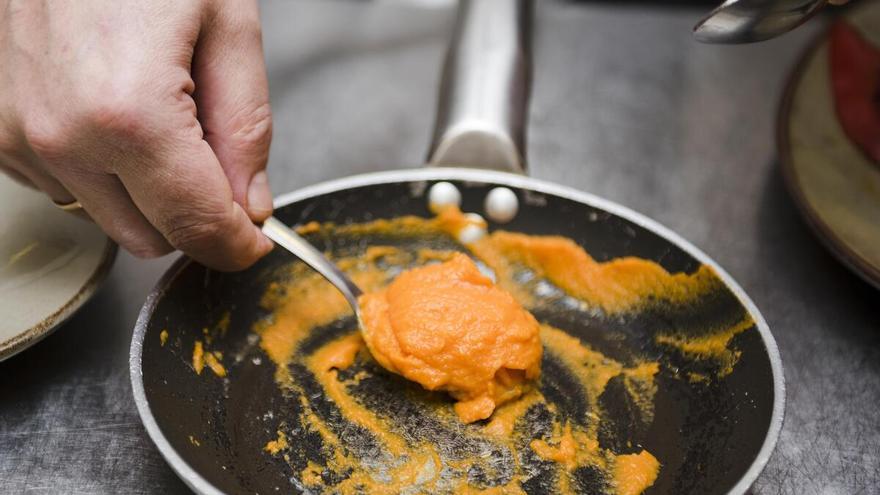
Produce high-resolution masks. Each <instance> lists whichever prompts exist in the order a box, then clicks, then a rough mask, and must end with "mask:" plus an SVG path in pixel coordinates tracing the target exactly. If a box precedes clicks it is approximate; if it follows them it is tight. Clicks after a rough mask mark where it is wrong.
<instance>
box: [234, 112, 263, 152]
mask: <svg viewBox="0 0 880 495" xmlns="http://www.w3.org/2000/svg"><path fill="white" fill-rule="evenodd" d="M230 136H231V144H232V146H233V147H234V148H235V149H236V150H237V151H250V152H265V151H266V150H268V148H269V144H270V143H271V142H272V110H271V108H270V107H269V104H268V103H265V104H262V105H259V106H258V107H256V108H254V109H252V110H250V111H248V112H246V113H244V114H243V115H242V116H241V117H239V118H237V119H235V121H234V123H233V132H232V133H231V135H230Z"/></svg>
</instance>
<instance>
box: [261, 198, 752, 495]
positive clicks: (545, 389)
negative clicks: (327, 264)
mask: <svg viewBox="0 0 880 495" xmlns="http://www.w3.org/2000/svg"><path fill="white" fill-rule="evenodd" d="M470 222H472V220H469V219H468V218H466V217H465V216H464V215H462V214H461V213H460V212H459V211H458V210H456V209H446V210H444V211H442V212H441V213H440V214H439V215H438V216H437V217H434V218H430V219H424V218H417V217H401V218H396V219H383V220H376V221H372V222H369V223H363V224H353V225H333V224H314V223H312V224H308V225H306V226H304V227H302V228H301V232H303V233H305V234H307V235H308V236H310V237H309V238H310V240H311V241H312V242H315V243H316V244H321V243H322V242H324V243H325V245H327V246H331V248H328V249H327V250H328V251H329V252H330V254H331V255H332V256H333V258H334V260H335V261H336V263H337V264H338V265H339V266H340V267H341V268H342V269H343V270H344V271H345V272H346V273H348V274H349V275H350V276H351V277H352V278H353V279H354V280H355V282H356V283H357V284H358V285H359V286H360V287H362V288H363V289H364V290H365V291H366V292H368V293H371V292H372V293H377V294H385V296H386V297H387V296H388V295H389V291H391V290H392V288H393V287H394V285H393V282H394V280H395V279H396V278H397V277H398V276H399V275H400V274H401V273H404V272H405V271H406V270H412V269H417V268H418V267H423V266H435V267H440V266H443V265H442V264H443V263H450V262H451V263H453V265H452V266H455V264H456V263H459V264H461V266H459V267H458V269H460V270H462V271H464V272H467V273H469V274H470V275H469V276H471V277H473V278H474V279H476V275H475V274H474V273H473V272H471V271H470V265H469V264H468V263H471V262H470V261H468V260H463V259H462V256H463V255H467V256H469V257H470V258H471V259H472V260H473V263H476V266H478V267H479V268H480V271H482V272H485V273H490V272H491V274H492V275H493V276H494V281H495V283H496V284H497V285H498V286H499V287H502V288H504V289H505V290H506V291H507V292H508V293H509V294H511V295H512V297H513V298H515V300H516V303H517V304H518V305H519V306H521V307H522V308H524V309H525V310H528V312H529V313H531V315H534V317H535V320H536V322H537V325H538V330H537V336H538V338H539V340H540V343H541V346H542V350H541V351H535V350H532V351H531V353H530V354H528V355H529V356H531V358H533V357H534V354H535V352H540V354H539V356H540V369H541V372H540V377H539V378H537V379H535V380H531V381H529V380H523V381H521V382H519V383H517V387H518V388H517V390H516V393H515V394H514V395H515V396H516V397H511V398H509V400H506V401H497V402H496V401H494V400H493V406H492V407H493V409H494V411H492V412H491V416H488V417H486V419H481V420H477V421H473V422H469V423H466V422H462V420H461V418H460V413H459V412H458V411H456V409H455V403H454V402H453V401H452V400H450V397H449V395H448V394H446V393H442V392H437V391H433V392H432V391H428V390H425V388H423V387H422V386H420V385H418V384H416V383H413V382H411V381H409V380H406V379H404V378H402V377H400V376H398V375H396V374H394V373H390V372H388V371H387V370H386V369H385V368H384V367H383V366H382V365H380V364H381V361H382V360H383V359H388V357H387V356H383V355H382V353H381V352H380V353H376V354H373V353H371V352H370V349H368V346H367V345H366V342H364V340H363V338H362V336H361V334H360V332H358V329H357V323H356V321H355V319H354V317H353V315H352V314H351V312H350V309H349V307H348V305H347V303H346V301H345V300H344V298H343V297H342V296H341V295H340V294H339V293H338V291H337V290H336V289H335V288H333V287H332V286H331V285H330V284H329V283H327V282H326V281H324V280H323V279H322V278H321V277H320V276H319V275H317V274H316V273H314V272H313V271H311V270H310V269H309V268H307V267H306V266H304V265H302V264H301V263H294V264H291V265H289V266H287V267H285V268H284V270H283V272H282V273H278V274H277V275H276V277H275V278H276V281H275V282H273V283H271V284H270V285H269V286H268V289H267V291H266V293H265V294H264V295H263V298H262V302H261V305H262V307H263V308H264V309H265V310H266V311H267V316H266V317H265V318H264V319H263V320H261V321H260V322H258V323H257V324H256V325H255V328H254V330H255V332H256V333H257V334H258V335H259V336H260V347H261V348H262V350H263V352H265V354H266V355H267V356H268V357H269V358H271V360H272V361H273V362H274V364H275V365H276V368H275V379H276V381H277V383H278V386H279V387H280V389H281V390H282V392H283V395H284V397H286V401H287V404H288V407H289V411H288V412H287V413H286V414H285V415H284V418H285V419H284V420H283V422H282V424H279V425H273V427H272V428H271V429H267V432H266V439H265V449H264V450H265V451H263V452H255V454H254V455H271V456H273V457H274V458H276V459H278V461H279V462H283V463H284V465H285V466H287V469H289V470H290V472H289V475H290V476H291V480H292V481H291V482H292V483H293V485H294V488H296V489H298V490H300V491H305V490H309V491H311V492H314V493H340V494H355V493H389V494H390V493H605V494H609V495H610V494H620V495H623V494H627V495H628V494H638V493H641V492H642V491H644V490H645V489H647V488H648V487H650V486H652V485H653V484H655V483H656V482H657V480H658V479H659V477H662V475H663V457H662V455H660V454H661V451H658V450H656V449H657V447H658V446H653V447H652V446H650V445H645V443H647V442H648V441H649V440H650V435H649V432H650V430H651V428H652V425H653V423H654V415H655V399H656V397H657V394H658V382H657V380H658V377H659V376H660V374H661V372H662V373H665V376H667V377H671V378H668V379H676V378H677V377H678V375H679V371H678V370H677V369H676V370H673V369H672V368H673V367H672V366H670V365H669V364H668V363H666V362H661V361H659V360H658V358H659V357H660V355H661V352H664V351H662V349H664V348H667V349H668V348H672V349H673V350H675V351H677V352H678V354H677V355H676V356H677V358H678V359H680V360H687V359H690V358H692V357H693V358H694V359H699V360H700V361H699V363H700V366H701V367H700V368H699V370H700V371H701V372H703V373H704V375H705V377H706V378H705V381H706V383H705V386H709V384H710V382H711V380H712V379H714V377H715V376H716V374H715V372H717V371H718V370H719V369H721V368H726V367H727V366H728V365H729V366H733V365H735V360H736V358H737V355H736V354H735V353H731V354H723V353H722V352H721V351H722V350H726V349H727V348H726V347H724V349H721V347H719V346H718V345H716V344H717V343H718V342H723V343H724V344H725V345H733V344H731V343H730V342H731V340H732V339H733V337H734V336H735V335H737V334H738V333H739V332H741V331H744V330H745V329H746V328H745V326H747V325H749V323H742V322H733V323H731V324H730V325H728V326H724V325H722V326H720V327H712V328H711V329H708V330H706V331H705V332H701V331H700V330H699V329H696V330H695V329H693V328H689V329H682V328H678V327H676V326H675V325H674V324H671V323H668V321H667V320H666V319H657V320H656V321H655V320H652V319H649V320H648V321H649V323H650V324H656V325H666V326H663V327H662V330H663V331H661V332H658V333H660V334H663V335H668V336H671V337H669V338H668V339H666V340H665V341H664V342H657V341H655V340H654V339H653V338H651V339H648V340H647V341H645V342H642V343H641V344H639V345H638V346H633V350H632V351H631V352H625V353H624V352H620V351H619V349H620V348H621V345H620V344H619V342H618V341H621V340H625V339H637V338H639V336H638V335H626V334H625V333H620V332H617V331H612V330H606V329H605V328H601V326H600V327H598V328H593V325H600V324H601V325H605V324H607V325H612V326H613V324H614V322H619V321H623V320H626V319H638V318H641V317H642V315H645V314H650V312H651V311H653V309H652V308H657V307H670V308H675V307H679V306H682V307H683V306H687V305H689V304H697V303H699V302H700V301H702V300H704V299H706V300H712V298H713V294H714V293H715V292H716V291H717V290H719V288H721V287H723V284H722V283H721V282H720V281H719V280H718V278H717V277H716V276H715V274H714V272H713V271H712V269H711V268H709V267H705V266H699V267H696V269H694V270H693V271H692V272H690V273H675V274H671V273H669V272H667V271H666V270H664V269H663V268H662V267H661V266H660V265H658V264H656V263H654V262H653V261H649V260H644V259H639V258H620V259H612V260H610V261H604V262H599V261H596V260H594V259H593V258H592V257H591V256H590V255H589V254H588V253H587V252H586V251H584V250H583V248H581V247H580V246H579V245H577V244H575V243H574V242H573V241H571V240H569V239H566V238H563V237H558V236H532V235H525V234H519V233H514V232H505V231H495V232H493V233H491V234H488V235H485V236H483V237H481V238H478V239H474V240H472V241H471V242H468V243H466V244H463V243H461V242H459V237H458V235H457V234H458V232H459V231H460V229H462V228H464V227H466V226H467V225H469V224H470ZM456 260H459V261H457V262H456ZM466 262H467V263H466ZM464 266H467V267H468V268H464ZM438 269H439V268H438ZM476 280H480V279H476ZM481 283H482V282H481ZM603 288H604V290H603ZM411 289H413V288H412V287H411ZM401 307H406V305H403V306H401ZM673 313H674V311H673ZM522 318H525V317H522ZM673 319H674V318H673ZM669 321H672V319H670V320H669ZM624 327H625V326H624ZM734 327H736V328H734ZM741 327H742V328H741ZM731 329H733V330H731ZM715 334H717V335H718V337H717V338H715V339H714V340H712V338H711V336H712V335H715ZM689 336H693V337H689ZM615 339H616V340H615ZM700 339H703V340H702V341H701V340H700ZM526 340H528V339H526ZM701 342H702V343H701ZM688 346H690V347H688ZM695 346H696V347H695ZM526 347H528V346H526ZM697 350H699V351H700V352H702V354H701V353H697V352H695V351H697ZM703 351H705V352H703ZM721 354H723V357H724V359H722V360H721V362H716V361H715V360H714V358H715V357H716V355H721ZM488 357H489V358H491V356H488ZM531 358H530V359H531ZM377 361H378V362H377ZM526 361H529V360H526ZM684 362H685V361H679V362H678V365H681V364H682V363H684ZM523 363H524V361H523V362H519V363H518V364H517V367H515V368H514V369H530V367H532V366H534V369H535V370H537V364H534V363H531V362H530V361H529V363H530V364H528V365H527V366H526V365H524V364H523ZM471 364H473V363H465V367H467V366H470V365H471ZM494 365H495V364H493V366H494ZM678 365H677V366H678ZM395 366H396V365H395ZM677 366H676V368H677ZM682 373H683V372H682ZM681 376H682V379H683V380H687V376H686V375H684V374H682V375H681ZM701 376H703V375H701ZM700 386H703V385H702V382H701V385H700ZM489 395H491V394H489ZM275 426H277V431H276V427H275ZM282 435H283V436H282ZM279 438H285V439H286V440H285V442H280V441H279ZM270 452H271V453H270Z"/></svg>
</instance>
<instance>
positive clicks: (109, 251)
mask: <svg viewBox="0 0 880 495" xmlns="http://www.w3.org/2000/svg"><path fill="white" fill-rule="evenodd" d="M101 235H102V236H104V237H105V242H104V247H103V249H102V252H101V258H100V262H99V263H98V264H97V265H96V266H95V269H94V270H93V271H92V273H91V274H90V275H89V278H87V279H86V281H85V282H83V284H82V286H80V288H79V289H78V290H77V291H76V294H74V295H73V296H72V297H71V298H70V299H68V301H67V302H66V303H64V304H63V305H62V306H61V307H60V308H58V309H57V310H55V312H53V313H52V314H50V315H48V316H45V317H44V318H43V319H42V320H40V322H39V323H37V324H36V325H34V326H32V327H30V328H28V329H26V330H24V331H22V332H20V333H18V334H16V335H15V336H14V337H12V338H10V339H7V340H5V341H2V342H0V362H2V361H5V360H7V359H9V358H11V357H13V356H15V355H16V354H18V353H20V352H23V351H25V350H27V349H28V348H30V347H31V346H33V345H35V344H36V343H38V342H39V341H41V340H43V339H44V338H46V337H48V336H49V335H51V334H52V333H53V332H54V331H55V330H57V329H58V327H60V326H61V325H63V324H64V323H65V322H66V321H67V320H68V319H70V317H72V316H73V315H74V314H76V312H77V311H79V309H80V308H82V307H83V306H84V305H85V304H86V303H87V302H88V301H89V300H91V298H92V296H93V295H94V294H95V292H97V291H98V289H99V288H100V287H101V285H102V284H103V282H104V280H106V279H107V276H108V275H109V274H110V270H111V269H112V268H113V264H114V262H115V261H116V255H117V253H118V251H119V246H117V244H116V243H115V242H114V241H113V239H111V238H109V237H107V236H106V235H105V234H103V233H102V234H101Z"/></svg>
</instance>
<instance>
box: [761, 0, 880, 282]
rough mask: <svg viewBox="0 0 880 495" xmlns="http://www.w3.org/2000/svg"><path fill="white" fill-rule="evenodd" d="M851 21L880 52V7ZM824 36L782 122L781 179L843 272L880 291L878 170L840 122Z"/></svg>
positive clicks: (789, 94) (792, 89) (853, 14)
mask: <svg viewBox="0 0 880 495" xmlns="http://www.w3.org/2000/svg"><path fill="white" fill-rule="evenodd" d="M846 19H847V21H848V22H849V23H850V24H851V25H852V26H854V27H855V28H856V29H858V30H859V32H860V33H861V34H862V35H863V36H865V37H866V38H867V39H868V40H869V41H870V42H872V43H874V44H875V45H877V46H880V3H878V2H865V3H862V4H860V5H857V6H856V7H855V8H853V9H851V10H850V11H849V12H848V13H847V16H846ZM828 65H829V64H828V39H827V33H825V34H822V35H821V36H820V37H819V38H818V39H817V41H816V43H814V44H813V46H811V47H810V48H809V49H808V50H807V51H806V52H805V54H804V56H803V58H802V59H801V61H800V63H799V64H798V66H797V68H796V69H795V71H794V73H793V74H792V77H791V79H790V80H789V83H788V87H787V88H786V92H785V97H784V99H783V102H782V106H781V109H780V114H779V129H778V131H779V136H778V137H779V152H780V163H781V165H782V171H783V177H785V179H786V182H787V184H788V187H789V189H790V190H791V192H792V196H793V197H794V199H795V202H796V203H797V205H798V207H799V208H800V210H801V212H802V213H803V215H804V217H805V218H806V219H807V222H808V223H809V224H810V226H811V227H812V228H813V230H814V231H815V232H816V234H817V235H818V237H819V238H820V239H821V240H822V241H823V242H824V244H825V245H826V246H827V247H828V248H829V249H830V250H831V252H832V253H833V254H834V255H835V256H836V257H837V258H838V259H840V260H841V261H842V262H843V263H844V264H845V265H846V266H848V267H849V268H850V269H852V270H853V271H854V272H855V273H857V274H858V275H860V276H861V277H862V278H864V279H865V280H867V281H868V282H870V283H871V284H874V285H875V286H876V287H878V288H880V166H878V164H876V163H873V162H872V161H870V160H869V159H868V157H867V155H865V154H863V153H862V152H861V151H860V150H859V149H858V148H857V147H856V145H855V144H853V143H852V142H851V141H850V139H849V137H848V136H847V135H846V134H845V133H844V131H843V129H842V127H841V125H840V124H839V123H838V120H837V118H836V117H835V109H834V101H833V96H832V94H831V77H830V75H829V69H828Z"/></svg>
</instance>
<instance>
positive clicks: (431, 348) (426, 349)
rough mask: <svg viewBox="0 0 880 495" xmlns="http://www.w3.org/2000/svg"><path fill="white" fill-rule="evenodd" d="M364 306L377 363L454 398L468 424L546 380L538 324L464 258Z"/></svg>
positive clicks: (406, 278)
mask: <svg viewBox="0 0 880 495" xmlns="http://www.w3.org/2000/svg"><path fill="white" fill-rule="evenodd" d="M360 306H361V312H362V319H363V323H364V327H363V328H362V331H363V334H364V338H365V340H366V342H367V346H368V347H369V349H370V352H371V353H372V355H373V357H374V358H375V359H376V361H378V362H379V364H380V365H382V367H384V368H385V369H387V370H389V371H391V372H393V373H397V374H400V375H403V376H404V377H406V378H407V379H409V380H412V381H415V382H417V383H419V384H421V385H422V386H423V387H425V388H426V389H428V390H445V391H447V392H449V393H450V395H452V396H453V397H454V398H455V399H456V400H457V401H458V403H457V404H455V412H456V413H457V414H458V417H459V418H460V419H461V420H462V421H463V422H465V423H471V422H474V421H477V420H480V419H486V418H488V417H489V416H490V415H491V414H492V411H494V410H495V407H496V406H498V405H499V404H503V403H504V402H508V401H511V400H513V399H516V398H518V397H519V396H521V395H522V392H523V387H524V385H525V382H526V381H527V380H533V379H535V378H537V377H538V375H539V374H540V365H541V341H540V340H539V338H538V322H537V321H536V320H535V318H534V317H533V316H532V315H531V314H530V313H529V312H528V311H526V310H525V309H523V308H522V306H520V304H519V303H518V302H517V301H516V300H515V299H514V298H513V297H512V296H511V295H510V294H508V293H507V292H505V291H503V290H501V289H500V288H498V287H497V286H495V284H493V283H492V281H491V280H490V279H489V278H487V277H486V276H485V275H483V274H482V273H480V271H479V269H478V268H477V266H476V265H475V264H474V262H473V261H471V259H470V258H468V257H467V256H465V255H464V254H456V255H454V257H453V258H452V259H451V260H449V261H446V262H444V263H441V264H437V265H429V266H424V267H421V268H416V269H413V270H410V271H407V272H404V273H403V274H401V275H400V276H398V277H397V279H395V281H394V282H393V283H392V284H391V285H390V286H388V287H387V288H386V289H382V290H379V291H376V292H372V293H368V294H365V295H363V296H362V297H361V299H360Z"/></svg>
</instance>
